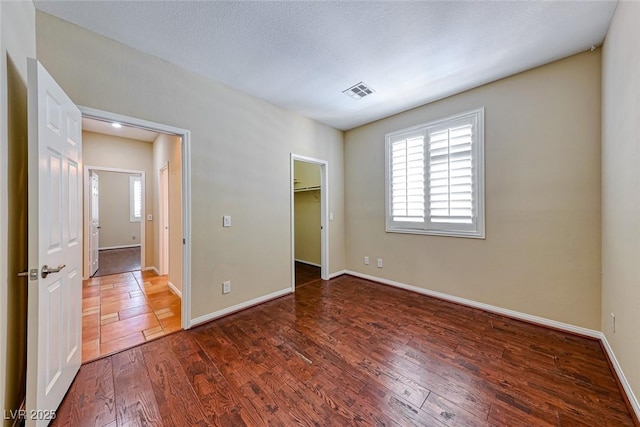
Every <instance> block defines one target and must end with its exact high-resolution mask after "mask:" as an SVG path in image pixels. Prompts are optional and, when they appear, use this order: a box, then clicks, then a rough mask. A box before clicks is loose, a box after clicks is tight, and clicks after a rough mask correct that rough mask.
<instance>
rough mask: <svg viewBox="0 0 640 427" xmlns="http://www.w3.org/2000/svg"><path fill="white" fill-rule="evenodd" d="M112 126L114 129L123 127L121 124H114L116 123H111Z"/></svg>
mask: <svg viewBox="0 0 640 427" xmlns="http://www.w3.org/2000/svg"><path fill="white" fill-rule="evenodd" d="M111 126H113V127H114V128H116V129H119V128H121V127H122V125H121V124H120V123H115V122H114V123H111Z"/></svg>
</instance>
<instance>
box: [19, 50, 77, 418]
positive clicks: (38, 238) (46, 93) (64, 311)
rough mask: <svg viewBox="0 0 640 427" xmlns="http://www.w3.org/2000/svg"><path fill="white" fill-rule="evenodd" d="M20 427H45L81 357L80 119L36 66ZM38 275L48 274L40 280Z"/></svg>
mask: <svg viewBox="0 0 640 427" xmlns="http://www.w3.org/2000/svg"><path fill="white" fill-rule="evenodd" d="M28 67H29V68H28V97H29V105H28V110H29V147H28V151H29V154H28V158H29V160H28V162H29V183H28V188H29V241H28V244H29V267H30V269H35V270H37V273H38V274H36V275H32V276H31V277H30V280H29V282H28V283H29V285H28V286H29V301H28V305H29V308H28V323H27V401H26V405H27V415H31V414H36V415H37V418H34V419H28V420H27V425H28V426H34V425H37V426H40V425H47V424H48V423H49V421H50V420H49V419H47V416H46V415H47V414H52V412H47V411H54V410H56V409H57V408H58V405H59V404H60V402H61V401H62V398H63V397H64V395H65V393H66V392H67V390H68V389H69V386H70V385H71V382H72V381H73V378H74V377H75V375H76V373H77V372H78V369H79V367H80V361H81V353H82V348H81V345H82V330H81V327H82V279H81V274H80V268H81V265H82V264H81V262H82V212H81V199H80V197H81V194H82V193H81V185H82V179H81V175H80V171H81V155H82V133H81V126H80V123H81V122H80V120H81V114H80V111H79V110H78V108H77V107H76V106H75V105H74V104H73V102H71V100H70V99H69V97H68V96H67V95H66V94H65V93H64V92H63V91H62V89H60V87H59V86H58V85H57V84H56V83H55V81H54V80H53V79H52V78H51V76H50V75H49V74H48V73H47V71H46V70H45V69H44V67H42V65H41V64H40V63H38V62H37V61H36V60H33V59H30V60H29V64H28ZM45 269H48V270H53V271H52V272H51V273H49V274H44V272H45Z"/></svg>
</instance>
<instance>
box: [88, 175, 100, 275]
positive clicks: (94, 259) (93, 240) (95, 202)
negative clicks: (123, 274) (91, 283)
mask: <svg viewBox="0 0 640 427" xmlns="http://www.w3.org/2000/svg"><path fill="white" fill-rule="evenodd" d="M89 175H90V177H89V185H90V186H91V189H90V192H91V194H90V198H91V200H90V201H89V218H90V223H89V231H90V233H91V236H90V237H89V264H90V265H91V270H90V272H89V276H93V275H94V274H96V271H98V267H99V251H98V249H99V247H100V180H99V176H98V173H97V172H96V171H94V170H93V169H91V170H90V171H89Z"/></svg>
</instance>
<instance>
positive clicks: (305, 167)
mask: <svg viewBox="0 0 640 427" xmlns="http://www.w3.org/2000/svg"><path fill="white" fill-rule="evenodd" d="M320 168H321V166H320V165H319V164H317V163H309V162H303V161H300V160H296V161H294V162H293V177H294V178H295V180H294V186H293V188H294V189H299V188H311V187H320V179H321V173H320Z"/></svg>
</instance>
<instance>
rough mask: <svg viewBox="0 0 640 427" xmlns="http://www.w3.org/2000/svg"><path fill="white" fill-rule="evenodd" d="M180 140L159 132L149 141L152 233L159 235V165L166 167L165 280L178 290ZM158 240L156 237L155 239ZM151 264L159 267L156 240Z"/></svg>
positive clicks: (180, 215)
mask: <svg viewBox="0 0 640 427" xmlns="http://www.w3.org/2000/svg"><path fill="white" fill-rule="evenodd" d="M181 143H182V141H181V138H179V137H177V136H172V135H165V134H160V135H158V137H157V138H156V140H155V141H154V142H153V170H154V176H153V188H154V194H155V195H156V196H155V197H154V202H155V203H154V208H153V211H154V216H155V218H157V219H158V221H156V236H158V237H160V228H159V227H160V203H159V202H160V197H159V191H158V189H159V185H158V184H159V182H160V181H159V177H160V169H162V168H163V167H164V166H165V165H167V164H168V167H169V281H170V282H171V284H173V285H174V286H175V287H176V289H178V290H179V291H180V292H182V246H183V245H182V153H181V150H182V145H181ZM156 240H158V239H156ZM155 257H156V258H155V265H156V266H157V267H158V268H159V267H160V242H159V241H157V242H156V248H155Z"/></svg>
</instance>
